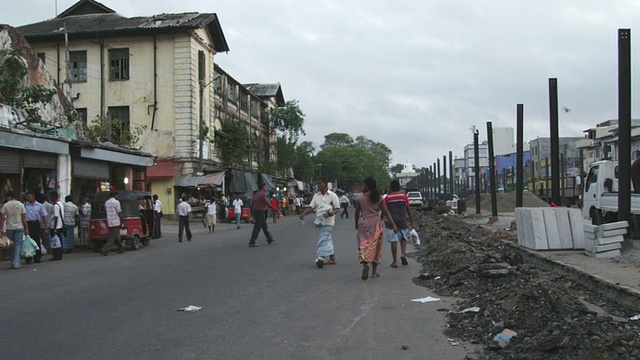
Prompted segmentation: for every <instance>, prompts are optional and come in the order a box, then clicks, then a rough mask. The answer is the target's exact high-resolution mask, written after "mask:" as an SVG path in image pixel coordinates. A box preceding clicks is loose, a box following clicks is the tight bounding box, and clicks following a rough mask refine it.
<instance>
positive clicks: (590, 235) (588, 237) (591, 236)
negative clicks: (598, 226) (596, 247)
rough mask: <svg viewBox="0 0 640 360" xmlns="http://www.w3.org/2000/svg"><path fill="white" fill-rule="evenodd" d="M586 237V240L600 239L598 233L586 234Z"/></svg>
mask: <svg viewBox="0 0 640 360" xmlns="http://www.w3.org/2000/svg"><path fill="white" fill-rule="evenodd" d="M584 237H585V239H591V240H595V239H597V238H598V233H592V232H586V231H585V232H584Z"/></svg>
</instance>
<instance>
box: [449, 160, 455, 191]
mask: <svg viewBox="0 0 640 360" xmlns="http://www.w3.org/2000/svg"><path fill="white" fill-rule="evenodd" d="M449 173H450V175H449V189H451V200H453V194H454V193H455V189H454V188H453V174H455V169H454V168H453V152H452V151H449Z"/></svg>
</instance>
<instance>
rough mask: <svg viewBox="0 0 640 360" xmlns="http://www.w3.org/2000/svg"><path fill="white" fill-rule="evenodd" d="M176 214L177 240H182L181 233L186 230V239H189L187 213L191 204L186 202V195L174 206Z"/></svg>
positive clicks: (189, 231) (189, 230)
mask: <svg viewBox="0 0 640 360" xmlns="http://www.w3.org/2000/svg"><path fill="white" fill-rule="evenodd" d="M176 213H177V214H178V242H182V233H183V232H185V231H186V233H187V241H191V229H190V228H189V215H191V205H189V203H188V202H187V197H186V196H183V197H182V199H180V204H178V207H177V208H176Z"/></svg>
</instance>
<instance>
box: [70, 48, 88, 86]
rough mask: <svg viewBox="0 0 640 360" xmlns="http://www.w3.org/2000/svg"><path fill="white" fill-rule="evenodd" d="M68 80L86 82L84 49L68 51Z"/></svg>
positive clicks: (85, 54)
mask: <svg viewBox="0 0 640 360" xmlns="http://www.w3.org/2000/svg"><path fill="white" fill-rule="evenodd" d="M69 81H71V82H87V52H86V51H84V50H83V51H69Z"/></svg>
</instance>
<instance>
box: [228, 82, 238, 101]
mask: <svg viewBox="0 0 640 360" xmlns="http://www.w3.org/2000/svg"><path fill="white" fill-rule="evenodd" d="M227 98H228V99H229V100H230V101H234V102H235V101H236V91H235V86H233V85H232V84H227Z"/></svg>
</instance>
